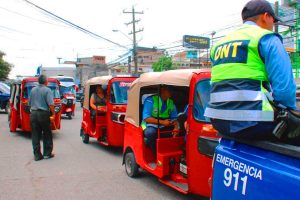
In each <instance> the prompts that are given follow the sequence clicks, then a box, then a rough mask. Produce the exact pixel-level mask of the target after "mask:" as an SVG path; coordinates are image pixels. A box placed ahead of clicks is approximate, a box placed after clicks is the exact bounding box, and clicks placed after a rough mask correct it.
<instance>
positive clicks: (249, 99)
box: [204, 24, 280, 121]
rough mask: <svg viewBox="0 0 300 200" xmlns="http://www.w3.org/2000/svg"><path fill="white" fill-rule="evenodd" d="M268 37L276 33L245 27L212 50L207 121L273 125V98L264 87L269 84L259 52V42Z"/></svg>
mask: <svg viewBox="0 0 300 200" xmlns="http://www.w3.org/2000/svg"><path fill="white" fill-rule="evenodd" d="M268 34H275V33H273V32H271V31H268V30H265V29H262V28H260V27H258V26H253V25H247V24H244V25H243V26H241V28H239V29H238V30H237V31H235V32H233V33H231V34H229V35H228V36H226V37H225V38H224V39H223V40H221V41H220V42H218V43H217V44H216V45H215V46H214V47H213V48H212V51H211V59H212V63H213V68H212V78H211V81H212V89H211V95H210V102H209V106H208V108H206V110H205V114H204V115H205V116H206V117H209V118H214V119H223V120H233V121H274V111H273V108H272V106H271V104H270V103H269V101H268V98H269V99H270V100H271V99H272V97H271V94H270V93H269V92H268V90H267V89H265V87H264V85H265V83H268V82H269V81H268V78H267V73H266V69H265V64H264V62H263V60H262V59H261V57H260V55H259V51H258V49H259V47H258V45H259V41H260V39H261V38H262V37H263V36H265V35H268ZM279 37H280V36H279Z"/></svg>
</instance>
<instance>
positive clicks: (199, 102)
mask: <svg viewBox="0 0 300 200" xmlns="http://www.w3.org/2000/svg"><path fill="white" fill-rule="evenodd" d="M210 77H211V73H210V70H208V69H194V70H193V69H187V70H171V71H165V72H150V73H145V74H142V75H141V77H140V78H139V79H137V80H136V81H134V82H133V84H132V86H131V87H130V89H129V91H128V105H127V111H126V118H125V130H124V147H123V156H124V157H123V164H125V171H126V173H127V174H128V176H130V177H134V176H136V175H138V168H142V169H143V170H146V171H148V172H150V173H152V174H153V175H154V176H157V177H158V179H159V180H160V181H161V182H162V183H164V184H166V185H168V186H170V187H172V188H174V189H176V190H177V191H179V192H181V193H184V194H187V193H193V194H197V195H201V196H205V197H210V195H211V174H212V157H213V154H214V150H215V147H216V145H217V143H218V137H217V132H216V130H215V129H213V127H212V125H211V123H210V122H209V119H207V118H205V117H204V116H203V113H204V109H205V106H206V105H207V103H208V101H209V90H210ZM163 84H164V85H169V86H170V87H171V88H172V99H173V101H174V103H175V105H176V107H177V111H178V112H180V111H183V110H184V108H185V106H186V105H187V104H188V116H187V119H186V122H187V130H186V139H185V137H184V136H179V137H170V138H160V135H161V134H164V133H162V132H158V139H157V140H156V147H157V149H156V150H157V155H154V153H153V152H152V151H151V149H150V148H149V147H148V146H146V145H145V141H144V140H146V139H145V138H144V134H143V130H142V128H141V126H140V124H141V122H142V110H143V101H144V99H145V97H147V96H149V95H153V94H159V88H160V85H163ZM181 115H182V114H181ZM180 130H181V132H184V129H183V127H182V126H181V128H180ZM185 140H186V141H185ZM183 156H185V161H184V162H182V160H183V159H182V158H183Z"/></svg>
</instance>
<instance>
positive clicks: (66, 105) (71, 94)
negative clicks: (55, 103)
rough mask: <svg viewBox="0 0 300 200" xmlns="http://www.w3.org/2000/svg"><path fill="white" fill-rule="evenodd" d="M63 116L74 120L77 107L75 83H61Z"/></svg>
mask: <svg viewBox="0 0 300 200" xmlns="http://www.w3.org/2000/svg"><path fill="white" fill-rule="evenodd" d="M60 98H61V114H65V115H66V116H67V117H68V118H69V119H72V116H74V113H75V106H76V85H75V83H74V82H60Z"/></svg>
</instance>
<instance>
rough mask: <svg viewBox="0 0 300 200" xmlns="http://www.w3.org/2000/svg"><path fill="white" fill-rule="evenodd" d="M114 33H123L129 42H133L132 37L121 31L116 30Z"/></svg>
mask: <svg viewBox="0 0 300 200" xmlns="http://www.w3.org/2000/svg"><path fill="white" fill-rule="evenodd" d="M112 31H113V32H115V33H117V32H119V33H121V34H122V35H124V36H125V37H126V38H127V39H128V40H130V41H132V39H131V38H130V37H128V35H126V34H125V33H123V32H122V31H120V30H118V29H114V30H112Z"/></svg>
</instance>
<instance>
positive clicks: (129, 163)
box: [125, 158, 132, 174]
mask: <svg viewBox="0 0 300 200" xmlns="http://www.w3.org/2000/svg"><path fill="white" fill-rule="evenodd" d="M125 167H126V172H127V174H131V173H132V161H131V160H130V158H126V164H125Z"/></svg>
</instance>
